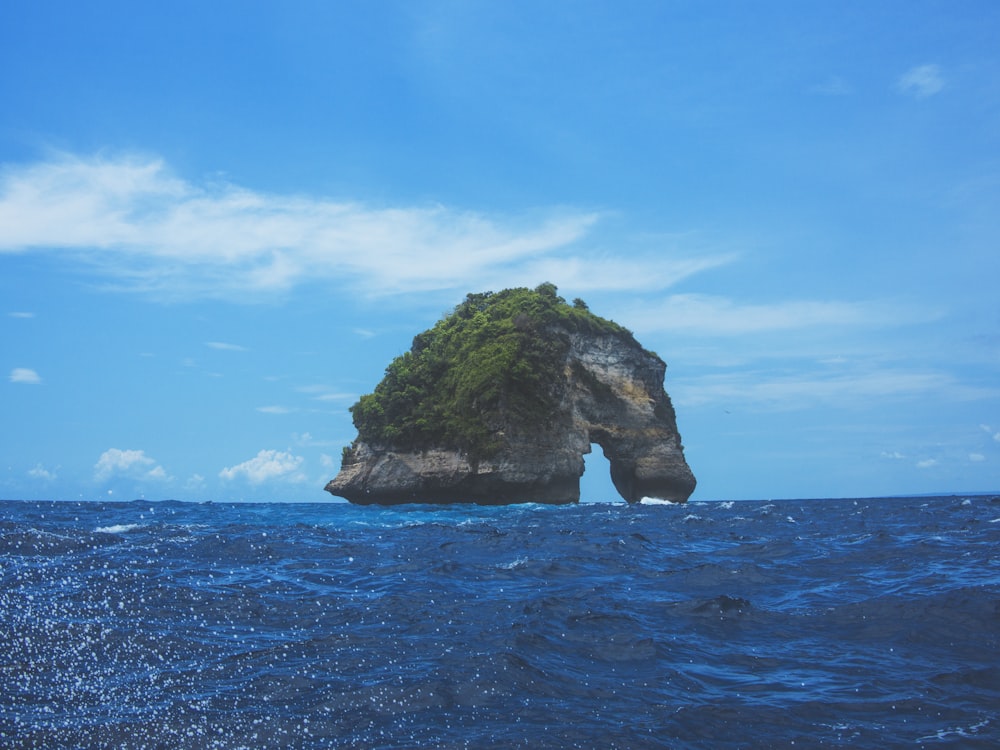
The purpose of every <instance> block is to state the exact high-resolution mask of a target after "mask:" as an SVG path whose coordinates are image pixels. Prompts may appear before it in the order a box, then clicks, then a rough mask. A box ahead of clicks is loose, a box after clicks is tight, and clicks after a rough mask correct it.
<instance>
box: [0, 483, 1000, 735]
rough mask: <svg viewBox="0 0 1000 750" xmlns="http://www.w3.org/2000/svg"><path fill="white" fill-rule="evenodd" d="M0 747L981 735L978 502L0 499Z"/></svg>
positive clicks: (988, 632)
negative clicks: (355, 503) (431, 503)
mask: <svg viewBox="0 0 1000 750" xmlns="http://www.w3.org/2000/svg"><path fill="white" fill-rule="evenodd" d="M0 649H2V652H0V746H3V747H5V748H28V747H45V748H171V749H173V748H264V747H303V748H308V747H337V748H339V747H344V748H417V747H421V748H422V747H444V748H452V747H455V748H457V747H472V748H480V747H482V748H488V747H532V748H536V747H537V748H550V747H551V748H563V747H580V748H595V747H603V748H660V747H668V748H695V747H698V748H701V747H705V748H727V747H789V746H791V745H792V743H794V744H795V745H796V746H798V747H851V748H856V747H920V746H924V747H963V748H966V747H996V746H998V744H1000V502H998V498H990V497H973V498H961V497H951V498H905V499H879V500H812V501H781V502H738V503H694V504H689V505H687V506H633V507H629V506H625V505H583V506H572V507H540V506H520V507H501V508H481V507H474V506H457V507H451V508H440V507H418V506H410V507H401V508H395V509H380V508H356V507H352V506H347V505H339V504H308V505H307V504H300V505H288V504H270V505H218V504H203V505H198V504H184V503H150V502H134V503H122V504H114V503H36V502H30V503H29V502H2V503H0Z"/></svg>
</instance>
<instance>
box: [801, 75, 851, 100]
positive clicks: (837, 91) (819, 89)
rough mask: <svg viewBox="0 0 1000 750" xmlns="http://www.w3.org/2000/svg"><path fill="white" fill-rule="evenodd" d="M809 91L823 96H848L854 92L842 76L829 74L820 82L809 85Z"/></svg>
mask: <svg viewBox="0 0 1000 750" xmlns="http://www.w3.org/2000/svg"><path fill="white" fill-rule="evenodd" d="M809 91H810V92H812V93H814V94H822V95H823V96H848V95H849V94H853V93H854V87H853V86H851V84H849V83H848V82H847V81H846V80H845V79H844V78H843V77H841V76H838V75H831V76H830V77H829V78H827V79H826V80H825V81H823V82H822V83H819V84H816V85H815V86H811V87H810V88H809Z"/></svg>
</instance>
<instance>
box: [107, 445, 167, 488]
mask: <svg viewBox="0 0 1000 750" xmlns="http://www.w3.org/2000/svg"><path fill="white" fill-rule="evenodd" d="M116 475H125V476H129V477H136V478H141V479H155V480H165V479H168V477H167V472H166V471H165V470H164V469H163V467H162V466H160V465H159V464H158V463H157V462H156V460H155V459H153V458H150V457H149V456H147V455H146V452H145V451H141V450H121V449H120V448H109V449H108V450H106V451H104V453H102V454H101V457H100V458H98V459H97V463H96V464H94V478H95V479H96V480H97V481H103V480H106V479H110V478H111V477H112V476H116Z"/></svg>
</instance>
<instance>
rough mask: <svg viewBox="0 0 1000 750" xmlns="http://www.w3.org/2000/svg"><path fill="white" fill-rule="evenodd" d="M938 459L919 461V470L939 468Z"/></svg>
mask: <svg viewBox="0 0 1000 750" xmlns="http://www.w3.org/2000/svg"><path fill="white" fill-rule="evenodd" d="M937 463H938V462H937V459H935V458H925V459H924V460H923V461H917V468H918V469H929V468H931V467H932V466H937Z"/></svg>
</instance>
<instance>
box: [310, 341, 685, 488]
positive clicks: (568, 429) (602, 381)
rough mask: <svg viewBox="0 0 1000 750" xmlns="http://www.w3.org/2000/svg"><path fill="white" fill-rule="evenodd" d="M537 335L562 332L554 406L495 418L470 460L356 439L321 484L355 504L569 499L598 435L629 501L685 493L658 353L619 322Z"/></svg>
mask: <svg viewBox="0 0 1000 750" xmlns="http://www.w3.org/2000/svg"><path fill="white" fill-rule="evenodd" d="M544 335H551V336H557V337H560V341H561V342H562V344H563V346H561V350H562V351H565V352H566V353H565V358H564V361H563V362H562V367H561V373H562V374H561V377H558V376H557V378H556V380H557V382H554V383H551V384H549V387H550V388H551V389H552V392H551V395H552V398H551V399H550V403H552V404H554V406H553V407H552V408H551V410H550V413H546V414H541V415H538V417H539V418H538V419H535V420H533V422H532V423H531V424H530V425H525V424H523V423H518V422H513V421H512V422H509V423H505V424H502V425H498V426H497V430H496V435H497V437H498V438H499V440H500V446H501V447H500V449H499V450H498V451H496V452H495V453H494V454H493V455H491V456H489V457H487V458H478V459H476V458H470V456H469V455H468V454H466V453H465V452H463V451H461V450H456V449H449V448H441V447H437V446H433V445H427V446H420V449H418V450H414V449H409V450H396V449H394V447H393V446H391V445H376V444H369V443H367V442H365V441H363V440H358V441H355V443H354V445H353V446H352V447H351V448H350V449H349V450H348V451H345V456H344V461H343V465H342V467H341V470H340V473H339V474H338V475H337V477H336V478H335V479H333V480H332V481H331V482H330V483H329V484H327V486H326V490H327V491H328V492H330V493H332V494H334V495H338V496H341V497H344V498H347V499H348V500H349V501H351V502H352V503H358V504H375V503H377V504H396V503H419V502H426V503H453V502H473V503H481V504H490V505H501V504H509V503H523V502H535V503H555V504H563V503H575V502H578V501H579V499H580V477H581V475H582V474H583V470H584V462H583V455H584V454H585V453H588V452H589V451H590V446H591V443H597V444H598V445H600V446H601V448H602V449H603V451H604V454H605V456H606V457H607V458H608V460H609V462H610V464H611V479H612V481H613V482H614V485H615V487H616V488H617V490H618V492H619V493H620V494H621V496H622V497H623V498H624V499H625V500H627V501H628V502H630V503H632V502H638V501H639V500H641V499H642V498H644V497H651V498H658V499H663V500H669V501H673V502H684V501H686V500H687V499H688V497H689V496H690V495H691V493H692V492H693V491H694V488H695V478H694V475H693V474H692V472H691V469H690V468H689V467H688V465H687V462H686V461H685V460H684V450H683V447H682V445H681V439H680V435H679V434H678V431H677V422H676V416H675V414H674V409H673V406H672V405H671V403H670V398H669V396H668V395H667V393H666V392H665V391H664V388H663V377H664V373H665V371H666V364H665V363H664V362H663V360H661V359H660V358H659V357H658V356H657V355H655V354H653V353H652V352H648V351H646V350H645V349H643V348H642V347H641V346H639V345H638V343H637V342H636V341H635V339H634V338H633V337H632V336H631V334H629V333H628V332H627V331H624V329H622V332H615V331H612V332H607V331H602V332H598V333H594V332H580V331H567V330H563V329H558V330H557V329H556V328H552V327H550V328H549V329H547V330H546V331H545V332H544ZM566 344H568V346H567V345H566ZM554 371H555V372H559V368H557V369H556V370H554Z"/></svg>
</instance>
